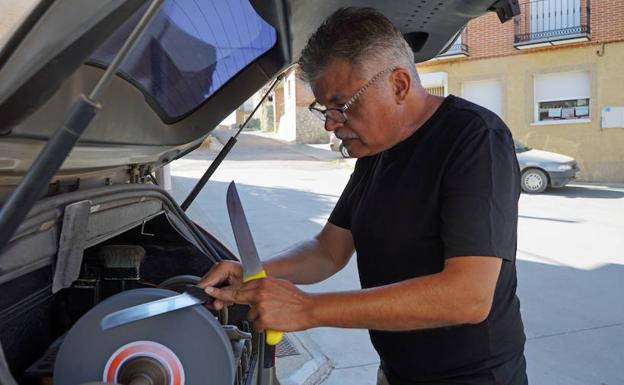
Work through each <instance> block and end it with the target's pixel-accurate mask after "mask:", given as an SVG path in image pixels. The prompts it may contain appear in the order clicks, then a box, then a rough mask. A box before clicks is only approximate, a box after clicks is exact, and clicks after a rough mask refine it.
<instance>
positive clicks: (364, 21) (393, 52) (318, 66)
mask: <svg viewBox="0 0 624 385" xmlns="http://www.w3.org/2000/svg"><path fill="white" fill-rule="evenodd" d="M338 58H340V59H343V60H346V61H347V63H349V64H350V65H352V66H353V67H355V68H356V70H358V71H360V73H361V75H362V76H363V77H370V76H373V75H374V74H375V73H377V72H379V71H382V70H383V69H384V65H385V67H389V66H391V65H395V66H401V67H404V68H405V69H407V70H409V71H410V73H411V74H412V77H413V78H414V79H413V80H414V82H420V79H419V78H418V73H417V72H416V67H415V65H414V52H413V51H412V49H411V47H410V46H409V44H408V43H407V41H406V40H405V39H404V38H403V35H402V34H401V32H400V31H399V30H398V29H397V28H396V27H395V26H394V25H393V24H392V22H390V20H388V18H386V17H385V16H384V15H383V14H381V13H380V12H378V11H377V10H375V9H373V8H360V7H347V8H340V9H338V10H337V11H336V12H334V13H333V14H332V15H330V16H329V17H328V18H327V19H326V20H325V21H324V22H323V24H321V26H320V27H319V28H318V29H317V30H316V32H314V34H312V36H311V37H310V39H309V40H308V43H307V44H306V46H305V48H304V49H303V51H302V52H301V57H300V58H299V62H298V64H299V67H300V68H301V73H300V77H301V79H302V80H304V81H305V82H308V83H314V82H315V81H316V80H317V79H318V77H319V76H320V75H321V74H322V73H323V71H324V70H325V68H326V66H327V65H328V64H329V63H330V62H331V61H332V60H334V59H338Z"/></svg>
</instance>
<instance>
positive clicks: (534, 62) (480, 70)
mask: <svg viewBox="0 0 624 385" xmlns="http://www.w3.org/2000/svg"><path fill="white" fill-rule="evenodd" d="M592 4H593V3H592ZM600 48H601V47H598V46H596V45H588V44H585V45H581V46H576V47H566V48H565V49H564V48H560V49H554V50H553V49H551V50H534V51H523V54H522V55H511V56H503V57H494V58H489V59H481V60H469V61H454V62H441V61H440V62H436V63H431V62H428V63H425V64H424V65H419V66H417V68H418V70H419V71H420V72H423V73H428V72H438V71H441V72H447V73H448V89H449V93H451V94H454V95H461V83H462V82H463V81H470V80H478V79H492V78H498V79H501V81H502V84H503V119H504V120H505V122H506V123H507V125H508V126H509V128H510V129H511V131H512V132H513V135H514V137H515V138H516V139H519V140H520V141H522V142H524V143H525V144H527V145H529V146H530V147H535V148H538V149H543V150H546V151H554V152H560V153H563V154H566V155H570V156H572V157H574V158H576V159H577V160H578V161H579V165H580V167H581V172H580V173H579V175H578V176H579V179H580V180H584V181H591V182H614V183H615V182H617V183H624V128H612V129H601V128H600V113H601V110H602V108H603V107H605V106H624V92H622V85H624V72H623V71H622V70H621V63H622V62H623V58H624V42H617V43H609V44H605V46H604V51H603V52H602V56H599V52H600V51H601V50H600ZM577 69H584V70H587V71H589V73H590V78H591V101H590V110H591V122H590V123H571V124H560V125H535V124H533V109H534V100H533V94H534V90H533V84H534V76H535V75H536V74H540V73H548V72H563V71H568V70H577Z"/></svg>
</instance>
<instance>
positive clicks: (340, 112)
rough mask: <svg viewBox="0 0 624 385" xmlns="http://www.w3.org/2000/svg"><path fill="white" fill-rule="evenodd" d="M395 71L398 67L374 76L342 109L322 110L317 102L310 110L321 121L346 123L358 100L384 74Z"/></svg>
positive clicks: (311, 105)
mask: <svg viewBox="0 0 624 385" xmlns="http://www.w3.org/2000/svg"><path fill="white" fill-rule="evenodd" d="M395 69H397V67H396V66H394V67H389V68H386V69H385V70H383V71H381V72H379V73H378V74H377V75H375V76H373V77H372V78H371V80H369V81H368V83H366V84H364V85H363V86H362V87H361V88H360V89H359V90H357V92H356V93H355V95H353V96H352V97H351V98H350V99H349V100H347V102H346V103H345V104H344V105H343V106H342V107H340V108H322V105H321V104H319V103H318V102H317V101H316V100H315V101H313V102H312V104H310V105H309V106H308V110H310V112H311V113H312V114H314V116H316V117H317V118H319V119H321V120H322V121H326V120H327V119H331V120H333V121H334V122H336V123H344V122H346V121H347V110H348V109H349V107H351V106H352V105H353V103H355V101H356V100H358V98H359V97H360V96H362V94H363V93H364V91H366V89H367V88H368V87H370V86H371V85H372V84H373V83H375V81H377V80H378V79H379V78H380V77H382V76H383V75H384V74H386V73H388V72H392V71H394V70H395Z"/></svg>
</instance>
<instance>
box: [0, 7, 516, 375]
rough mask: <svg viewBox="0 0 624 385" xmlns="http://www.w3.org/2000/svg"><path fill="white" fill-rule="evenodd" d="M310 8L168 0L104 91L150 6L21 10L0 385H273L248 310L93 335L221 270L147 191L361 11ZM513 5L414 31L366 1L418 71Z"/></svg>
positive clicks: (199, 312)
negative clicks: (335, 25) (330, 21)
mask: <svg viewBox="0 0 624 385" xmlns="http://www.w3.org/2000/svg"><path fill="white" fill-rule="evenodd" d="M11 3H12V2H4V5H3V6H7V4H11ZM15 3H17V2H15ZM321 3H322V4H320V3H319V2H318V1H314V2H313V1H308V2H305V1H294V0H270V1H269V0H266V1H261V2H259V1H253V2H250V1H248V0H228V1H227V5H228V6H223V4H213V1H209V0H206V1H182V2H181V1H174V0H166V1H164V3H163V4H162V6H161V8H160V10H159V11H158V12H157V13H155V15H156V16H155V17H153V20H152V22H151V24H150V25H149V27H148V28H147V29H146V32H145V34H144V35H143V36H142V37H141V39H140V40H139V41H138V43H137V44H136V46H135V47H134V48H132V49H131V51H130V54H129V56H128V57H127V58H126V59H125V60H124V61H123V62H122V64H121V67H119V69H118V71H111V72H110V74H111V75H112V80H111V81H110V83H108V82H99V81H100V79H101V78H102V76H103V75H104V74H105V70H106V69H108V68H110V67H111V66H112V65H113V63H115V62H116V61H114V60H113V59H114V58H115V57H116V55H117V54H118V52H120V48H121V47H122V46H125V45H124V42H125V41H126V40H127V39H128V38H129V36H133V34H131V31H132V30H133V28H135V26H136V25H137V24H138V23H139V20H142V15H144V14H145V12H146V9H147V8H148V6H150V7H151V6H152V4H157V2H153V3H152V2H150V4H148V2H147V1H145V0H125V1H124V0H99V1H82V0H56V1H54V0H51V1H36V0H33V4H34V6H33V7H32V9H31V8H29V7H21V8H20V9H24V10H27V11H26V12H27V14H25V15H22V16H24V17H23V20H22V21H21V22H20V23H19V25H18V26H17V28H15V29H13V30H11V31H10V34H11V37H10V38H9V39H8V40H6V39H4V38H3V39H0V41H4V40H6V41H7V42H6V44H5V45H4V46H3V47H2V49H1V51H0V135H1V139H0V153H1V154H2V156H1V159H0V204H1V206H2V207H1V211H0V228H1V231H0V293H2V295H1V296H0V384H7V385H10V384H15V383H16V382H15V380H16V381H17V383H19V384H27V385H30V384H40V383H52V382H54V383H55V384H59V385H79V384H84V383H93V384H94V382H92V381H96V382H97V381H104V382H107V383H120V384H130V383H132V384H135V383H146V382H150V383H155V384H156V383H158V384H160V383H169V382H166V381H165V380H164V378H165V377H166V376H167V375H169V374H170V375H172V376H174V377H175V376H178V377H177V378H178V380H179V379H180V376H183V377H184V379H185V383H187V384H192V385H200V384H207V383H208V382H210V383H214V384H218V385H226V384H227V385H229V384H251V383H253V384H259V385H270V384H277V380H276V378H275V367H274V364H273V362H274V354H275V350H274V349H272V348H270V347H267V346H265V345H264V343H263V339H262V334H261V333H257V332H255V331H253V328H252V327H251V325H249V324H248V322H247V321H246V319H245V318H246V317H245V316H246V311H247V309H248V308H247V307H245V306H233V307H231V308H230V309H229V312H228V314H227V315H226V314H222V313H219V314H216V313H215V314H212V313H210V312H209V310H207V309H206V308H204V307H201V306H195V307H193V308H189V309H185V310H181V311H177V312H171V313H167V314H165V315H161V316H159V317H153V318H148V319H145V320H142V321H137V322H134V323H130V324H127V325H123V326H120V327H118V328H114V329H110V330H106V331H104V330H102V328H101V327H100V320H101V319H102V317H103V316H104V315H106V314H109V313H111V312H113V311H117V310H121V309H125V308H127V307H129V306H132V305H136V304H141V303H145V302H148V301H151V300H154V299H158V298H165V297H168V296H171V295H175V294H176V292H179V291H183V290H185V288H186V287H188V286H189V285H193V284H194V283H195V282H197V280H198V279H199V278H198V277H200V276H201V275H202V274H203V273H204V272H205V271H206V270H208V269H209V268H210V267H211V266H212V265H213V264H214V263H216V262H218V261H222V260H226V259H235V256H234V254H233V253H232V252H230V251H229V250H227V249H226V248H225V247H224V246H223V245H222V244H221V243H220V242H219V241H218V240H217V239H216V238H215V237H213V236H212V235H211V234H210V233H209V232H208V231H206V230H204V229H201V228H200V227H199V226H197V225H196V224H195V223H194V222H193V221H192V220H190V219H189V218H188V217H187V216H186V214H185V212H184V210H183V209H182V208H181V206H180V205H179V204H178V203H177V202H175V201H174V199H173V198H172V197H171V196H170V195H169V194H168V193H167V192H166V191H164V190H163V189H161V188H160V187H158V186H157V184H156V183H155V182H156V180H155V178H154V177H153V175H154V173H155V171H157V170H158V169H160V168H161V167H163V166H164V165H166V164H168V163H170V162H171V161H173V160H175V159H178V158H180V157H183V156H184V155H185V154H187V153H189V152H190V151H192V150H194V149H195V148H197V147H198V146H199V145H200V144H201V143H202V141H203V140H204V139H205V138H206V137H207V136H208V135H209V133H210V131H211V130H212V129H213V128H214V127H216V126H217V125H218V123H219V122H221V121H222V120H223V119H224V118H225V117H226V116H227V115H228V114H230V112H231V111H233V110H234V109H236V108H237V107H238V106H239V105H241V104H242V103H243V102H244V101H245V100H247V99H248V98H249V97H250V96H251V95H252V94H253V93H255V92H256V91H257V90H259V89H261V88H262V87H263V86H264V85H265V84H267V83H268V82H270V81H272V80H273V79H274V78H275V77H276V76H278V75H279V74H280V73H281V72H282V71H284V69H286V68H287V67H288V66H290V65H291V64H292V62H293V61H294V60H295V59H296V58H297V57H298V54H299V52H300V51H301V49H302V47H303V45H304V44H305V42H306V37H307V36H309V34H310V32H312V31H313V30H314V29H315V28H316V27H317V26H318V25H319V24H320V23H321V21H322V20H323V19H325V18H326V17H327V16H328V15H329V14H330V13H331V12H333V11H334V10H335V9H337V8H338V7H340V6H348V5H359V4H361V2H358V1H349V0H343V1H329V0H324V1H321ZM513 3H514V1H512V0H509V1H506V0H502V1H497V2H496V4H494V5H493V0H473V1H471V2H469V4H468V3H465V2H449V3H448V4H447V3H445V4H442V3H440V2H439V1H437V0H436V1H426V0H423V1H419V2H418V8H421V7H423V8H427V9H428V10H429V11H430V13H428V16H427V19H430V18H431V16H432V15H434V14H435V17H434V18H433V19H432V20H431V22H430V23H429V24H426V22H425V24H423V25H426V27H423V26H421V24H420V23H418V22H414V23H411V22H410V23H407V21H405V20H404V19H405V17H404V15H408V14H410V13H411V12H413V9H414V7H415V2H414V1H408V0H402V1H394V2H388V1H368V2H366V4H367V5H370V6H375V7H377V8H379V9H380V10H381V11H382V12H383V13H385V14H386V15H389V16H390V17H391V18H393V21H394V23H395V24H396V25H398V26H400V27H401V29H402V31H403V33H404V34H405V36H406V38H407V40H408V41H409V42H410V44H412V45H413V47H414V48H415V51H416V60H417V61H419V62H420V61H425V60H428V59H430V58H432V57H434V56H435V55H437V54H438V53H439V52H441V51H442V50H444V49H445V48H447V47H448V46H449V44H450V43H451V42H452V41H453V40H454V38H455V36H456V34H457V32H458V31H459V30H460V29H461V28H462V27H463V26H464V25H466V23H468V22H469V21H470V19H472V18H474V17H477V16H480V15H481V14H484V13H485V12H486V11H487V10H496V11H497V12H498V13H499V17H501V19H506V20H509V19H511V18H512V17H513V14H510V13H509V9H513V6H512V4H513ZM252 4H253V5H252ZM2 11H3V12H2V14H3V15H4V14H9V15H11V14H14V13H12V12H8V13H7V12H4V10H2ZM423 14H424V12H423ZM121 51H123V50H121ZM113 68H114V67H113ZM101 87H103V88H101ZM94 89H96V90H97V92H92V91H93V90H94ZM84 95H90V96H89V97H86V96H84ZM83 127H86V130H85V131H84V132H82V128H83ZM78 137H79V139H80V140H79V141H78V142H77V143H76V141H75V139H77V138H78ZM44 145H45V147H44ZM42 147H44V150H41V148H42ZM70 150H71V152H70ZM40 154H43V155H40ZM182 206H183V207H184V206H185V204H182ZM208 230H209V229H208ZM163 331H165V332H163ZM174 352H175V353H174ZM78 364H79V365H78ZM165 366H166V367H167V368H166V370H165V369H164V367H165ZM137 373H139V374H140V375H141V376H143V377H141V379H139V380H137V381H138V382H137V381H135V380H136V378H135V376H136V375H137ZM145 376H148V377H149V379H150V381H147V380H146V379H145V378H144V377H145ZM162 376H165V377H162ZM100 383H101V382H100ZM172 383H180V382H179V381H178V382H175V381H174V382H172Z"/></svg>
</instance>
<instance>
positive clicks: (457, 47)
mask: <svg viewBox="0 0 624 385" xmlns="http://www.w3.org/2000/svg"><path fill="white" fill-rule="evenodd" d="M448 56H453V57H456V56H468V44H465V43H462V42H455V43H453V45H452V46H450V47H449V49H447V50H446V51H445V52H444V53H441V54H439V55H438V56H437V57H438V58H444V57H448Z"/></svg>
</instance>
